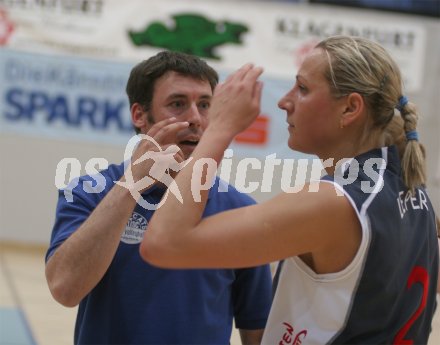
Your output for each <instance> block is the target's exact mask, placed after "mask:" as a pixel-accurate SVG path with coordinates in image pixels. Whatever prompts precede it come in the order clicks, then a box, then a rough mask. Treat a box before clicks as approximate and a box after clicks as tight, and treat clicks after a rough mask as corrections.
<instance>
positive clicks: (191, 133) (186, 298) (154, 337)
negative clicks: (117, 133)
mask: <svg viewBox="0 0 440 345" xmlns="http://www.w3.org/2000/svg"><path fill="white" fill-rule="evenodd" d="M217 82H218V75H217V73H216V72H215V71H214V70H213V69H212V68H211V67H209V66H208V65H207V64H206V63H205V62H204V61H202V60H200V59H199V58H196V57H193V56H189V55H185V54H181V53H174V52H161V53H159V54H157V55H156V56H153V57H152V58H150V59H148V60H146V61H143V62H141V63H140V64H138V65H137V66H135V67H134V68H133V70H132V71H131V74H130V77H129V80H128V83H127V88H126V91H127V94H128V98H129V101H130V110H131V119H132V123H133V125H134V127H135V129H136V132H137V133H141V134H146V135H148V137H150V138H152V139H154V141H153V140H148V138H147V139H145V140H142V141H141V142H140V143H139V145H138V147H137V149H136V151H135V153H134V155H133V157H132V159H131V163H130V162H128V164H129V169H128V168H127V169H125V171H124V164H120V165H111V166H109V168H108V169H106V170H104V171H102V172H100V177H101V178H97V177H96V176H83V177H81V178H80V181H79V183H77V184H76V183H75V186H76V187H74V188H73V189H72V197H73V201H72V202H68V201H67V200H66V198H65V197H64V195H63V191H60V198H59V201H58V206H57V215H56V220H55V225H54V228H53V232H52V237H51V244H50V247H49V250H48V252H47V255H46V260H47V264H46V277H47V281H48V285H49V288H50V290H51V293H52V295H53V296H54V298H55V299H56V300H57V301H58V302H59V303H61V304H63V305H65V306H70V307H72V306H76V305H77V304H79V309H78V316H77V321H76V326H75V337H74V338H75V339H74V341H75V344H228V343H229V342H230V335H231V330H232V321H233V318H235V324H236V327H237V328H239V330H240V335H241V339H242V342H243V343H244V344H254V343H255V344H256V343H259V342H260V340H261V336H262V331H263V328H264V326H265V323H266V319H267V315H268V312H269V308H270V302H271V277H270V270H269V267H268V266H262V267H257V268H252V269H235V270H234V269H214V270H213V269H211V270H205V269H200V270H164V269H159V268H157V267H153V266H150V265H149V264H147V263H145V262H144V261H143V260H142V258H141V257H140V254H139V244H140V242H141V241H142V238H143V233H144V231H148V221H149V219H150V218H151V216H152V214H153V212H154V211H153V210H150V207H143V206H142V204H141V203H140V202H137V201H140V200H141V199H142V200H143V201H145V202H146V203H148V205H158V204H159V202H160V200H161V198H162V196H163V195H164V192H165V190H166V186H165V185H164V184H162V183H160V182H158V181H163V180H164V179H160V178H158V177H156V181H155V182H154V183H153V184H151V183H146V185H145V186H144V187H143V189H142V190H140V192H141V193H142V194H141V196H140V197H139V199H138V200H135V199H134V198H133V196H132V195H135V194H134V193H135V192H136V193H137V192H139V190H138V189H139V188H138V187H139V183H140V182H142V181H141V180H142V179H144V181H146V182H148V180H146V179H149V178H150V177H149V176H147V175H148V174H147V173H148V171H150V168H152V166H153V165H154V163H155V162H154V159H144V160H143V158H142V157H144V158H145V156H148V155H147V154H148V153H154V151H158V150H159V148H158V147H157V145H160V146H161V150H167V149H168V148H171V147H172V145H177V146H178V148H179V149H180V151H179V152H178V153H177V154H176V155H175V156H174V157H175V158H174V160H175V161H176V162H183V161H184V160H186V159H188V158H189V157H190V155H191V153H192V151H193V150H194V148H195V146H196V145H197V143H198V140H199V139H200V137H201V135H202V133H203V131H204V129H205V128H206V127H207V121H208V119H207V112H208V109H209V106H210V102H211V97H212V94H213V90H214V88H215V86H216V84H217ZM153 156H154V155H151V157H153ZM170 168H171V169H172V168H173V167H170ZM175 170H176V169H175ZM177 170H178V169H177ZM167 176H168V177H170V176H169V175H167ZM165 180H166V179H165ZM150 181H154V180H152V179H150ZM75 182H77V181H75ZM218 183H219V181H218V180H217V181H216V185H214V186H213V187H212V189H211V191H210V196H209V201H208V203H207V206H206V209H205V216H209V215H212V214H214V213H217V212H220V211H223V210H227V209H232V208H237V207H241V206H246V205H249V204H252V203H253V200H252V199H251V198H249V197H248V196H245V195H243V194H241V193H239V192H237V191H236V190H235V189H234V188H232V187H231V186H229V188H228V192H219V188H218V186H219V185H218ZM86 186H88V187H89V188H86ZM68 188H69V187H68ZM223 188H224V187H223ZM91 190H92V193H91ZM225 227H227V224H225Z"/></svg>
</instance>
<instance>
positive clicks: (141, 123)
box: [130, 103, 148, 128]
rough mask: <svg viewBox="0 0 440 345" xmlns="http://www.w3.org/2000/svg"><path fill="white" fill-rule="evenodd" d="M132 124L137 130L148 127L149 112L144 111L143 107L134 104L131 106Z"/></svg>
mask: <svg viewBox="0 0 440 345" xmlns="http://www.w3.org/2000/svg"><path fill="white" fill-rule="evenodd" d="M130 111H131V122H132V123H133V126H135V127H137V128H144V127H145V126H146V125H147V121H148V120H147V112H146V111H144V109H143V107H142V105H140V104H139V103H134V104H133V105H132V106H131V109H130Z"/></svg>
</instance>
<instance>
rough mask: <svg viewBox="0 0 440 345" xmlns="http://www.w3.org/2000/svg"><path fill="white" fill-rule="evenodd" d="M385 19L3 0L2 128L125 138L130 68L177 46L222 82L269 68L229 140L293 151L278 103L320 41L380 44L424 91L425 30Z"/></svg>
mask: <svg viewBox="0 0 440 345" xmlns="http://www.w3.org/2000/svg"><path fill="white" fill-rule="evenodd" d="M128 4H129V5H128ZM350 13H353V12H350ZM329 14H330V15H329ZM387 18H388V20H386V21H382V22H381V23H377V22H376V21H372V19H371V16H368V15H365V14H362V12H360V13H359V14H356V15H350V16H348V15H347V13H346V12H345V11H343V10H341V9H339V10H338V11H335V10H334V9H332V10H330V9H324V8H322V7H312V6H299V5H297V6H295V5H294V4H281V3H278V4H273V3H270V4H269V3H258V4H255V3H251V2H228V1H224V2H211V1H208V2H205V1H198V0H193V1H191V2H190V3H188V2H182V1H178V0H168V1H161V0H130V1H126V2H123V1H118V0H75V1H72V0H52V1H36V0H0V45H1V46H2V47H0V49H1V55H0V68H1V70H0V83H1V84H0V97H1V99H0V112H1V113H0V129H1V130H4V131H14V132H19V133H25V134H28V135H43V136H45V137H51V138H62V139H68V140H81V141H85V140H86V141H96V142H103V143H108V144H116V145H124V144H126V143H127V141H128V139H129V138H130V137H131V135H133V130H132V127H131V124H130V114H129V105H128V101H127V99H126V95H125V83H126V80H127V78H128V74H129V71H130V69H131V67H132V66H133V65H134V64H135V63H137V62H139V61H141V60H144V59H146V58H148V57H149V56H152V55H154V54H156V53H157V52H158V51H160V50H163V49H171V50H178V51H184V52H187V53H190V54H194V55H198V56H200V57H202V58H203V59H205V60H206V61H207V62H208V63H209V64H210V65H211V66H213V67H214V68H216V69H217V70H218V71H219V73H220V75H221V76H222V77H224V76H226V74H228V73H229V72H231V71H232V70H235V69H236V68H238V67H240V66H241V65H242V64H244V63H246V62H249V61H252V62H254V63H256V64H257V65H261V66H263V67H264V69H265V73H264V75H263V81H264V85H265V86H264V91H263V100H262V114H261V115H260V117H259V118H258V119H257V121H256V122H255V123H254V124H253V125H252V126H251V127H250V128H249V129H248V130H247V131H245V132H243V133H242V134H240V135H239V136H237V137H236V139H235V141H234V142H233V144H232V145H231V146H232V148H233V149H236V151H237V152H239V153H240V154H242V155H245V156H256V157H262V156H263V157H265V156H266V157H267V156H268V155H271V154H273V153H275V152H276V153H277V154H278V156H281V157H283V156H284V157H289V156H291V155H292V153H291V151H290V150H289V149H288V148H287V145H286V142H287V137H288V133H287V125H286V119H285V116H286V115H285V113H284V112H283V111H281V110H280V109H278V107H277V102H278V100H279V98H280V97H281V96H282V95H283V94H284V93H285V92H287V91H288V90H289V89H290V87H291V86H292V83H293V79H294V76H295V74H296V70H297V68H298V66H299V64H300V62H301V59H302V58H303V57H304V55H305V54H306V53H307V52H308V51H309V50H310V49H311V48H312V47H313V46H314V45H315V44H316V43H317V42H318V41H319V40H320V39H323V38H325V37H327V36H331V35H336V34H350V35H355V36H365V37H368V38H371V39H373V40H376V41H379V42H380V43H381V44H383V45H384V46H385V47H386V48H387V49H388V50H389V51H390V52H391V54H393V55H394V57H395V58H396V60H397V62H398V63H399V65H400V67H401V69H402V72H403V75H404V78H405V85H406V89H407V91H408V92H414V91H417V90H419V89H420V87H421V80H422V75H423V66H424V63H423V61H424V54H425V45H426V42H425V41H426V32H425V30H424V28H423V27H422V26H421V25H418V24H417V23H408V22H407V21H404V20H403V19H401V17H399V16H392V15H390V16H389V17H387Z"/></svg>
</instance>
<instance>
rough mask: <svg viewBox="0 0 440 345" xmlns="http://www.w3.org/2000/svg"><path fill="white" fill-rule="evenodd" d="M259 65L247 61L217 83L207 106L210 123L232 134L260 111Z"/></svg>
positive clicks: (250, 121)
mask: <svg viewBox="0 0 440 345" xmlns="http://www.w3.org/2000/svg"><path fill="white" fill-rule="evenodd" d="M262 73H263V69H262V68H261V67H255V66H253V65H252V64H246V65H244V66H243V67H241V68H240V69H239V70H237V71H236V72H235V73H233V74H231V75H230V76H229V77H228V78H227V79H226V80H225V82H224V83H222V84H219V85H218V86H217V87H216V89H215V91H214V97H213V101H212V104H211V108H210V109H209V115H208V116H209V126H212V127H213V128H215V130H216V131H226V132H228V133H230V134H231V135H233V136H235V135H237V134H238V133H240V132H241V131H243V130H245V129H246V128H247V127H249V125H250V124H251V123H252V122H253V121H254V120H255V119H256V117H257V116H258V115H259V114H260V102H261V91H262V88H263V84H262V82H261V81H259V80H258V77H259V76H260V75H261V74H262Z"/></svg>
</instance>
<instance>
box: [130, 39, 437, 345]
mask: <svg viewBox="0 0 440 345" xmlns="http://www.w3.org/2000/svg"><path fill="white" fill-rule="evenodd" d="M261 73H262V69H261V68H256V67H254V66H252V65H246V66H244V67H242V68H241V69H240V70H238V71H237V72H236V73H235V74H233V75H231V76H230V77H229V78H228V79H227V80H226V81H225V83H223V84H222V85H220V86H219V87H218V88H217V89H216V91H215V94H214V100H213V103H212V105H211V109H210V111H209V117H210V122H209V126H208V128H207V129H206V131H205V133H204V135H203V137H202V139H201V141H200V143H199V145H198V146H197V148H196V149H195V150H194V152H193V155H192V157H193V160H192V161H191V162H190V163H189V164H188V165H187V166H186V168H185V169H184V170H182V171H181V172H180V173H179V174H178V176H177V178H176V182H177V185H178V186H179V189H180V191H181V193H182V198H183V203H180V202H179V201H178V200H177V199H176V198H175V197H174V196H173V195H172V194H171V193H170V194H169V195H168V197H167V198H166V200H165V202H164V205H163V206H162V207H161V208H160V209H159V210H157V211H156V213H155V214H154V216H153V218H152V220H151V222H150V224H149V230H148V231H147V232H146V233H145V236H144V239H143V242H142V245H141V248H140V251H141V255H142V257H143V258H144V259H145V260H147V261H148V262H150V263H152V264H154V265H157V266H161V267H174V268H189V267H194V268H202V267H203V268H206V267H211V268H216V267H217V268H218V267H250V266H254V265H259V264H263V263H268V262H274V261H277V260H283V264H282V268H281V270H280V274H279V279H278V282H277V290H276V293H275V296H274V300H273V305H272V309H271V312H270V315H269V320H268V323H267V325H266V330H265V332H264V335H263V340H262V343H263V344H289V343H290V344H292V343H294V344H299V343H302V344H325V343H335V344H355V343H362V344H379V343H380V344H384V343H394V344H401V343H412V342H413V343H417V344H421V343H425V344H426V343H427V340H428V337H429V333H430V326H431V320H432V317H433V313H434V309H435V303H436V302H435V298H436V286H437V274H438V244H437V236H436V225H435V214H434V211H433V208H432V205H431V203H430V201H429V197H428V195H427V192H426V190H425V189H424V188H423V186H424V184H425V166H424V161H423V159H424V157H423V154H422V151H421V148H420V144H419V141H418V135H417V132H416V125H417V112H416V109H415V107H414V105H413V104H412V103H411V102H409V101H408V99H407V98H406V97H405V96H404V95H403V90H402V79H401V74H400V71H399V68H398V67H397V65H396V63H395V62H394V61H393V60H392V58H391V57H390V56H389V54H388V53H387V52H386V51H385V50H384V49H383V48H382V47H381V46H380V45H378V44H376V43H374V42H372V41H369V40H366V39H361V38H351V37H344V36H339V37H331V38H328V39H326V40H323V41H322V42H320V43H319V44H318V45H317V46H316V47H315V48H314V49H313V51H312V52H311V53H310V54H309V55H308V56H307V58H306V59H305V60H304V62H303V63H302V65H301V67H300V69H299V71H298V73H297V75H296V80H295V84H294V86H293V88H292V89H291V90H290V91H289V92H288V93H287V94H286V95H285V96H284V97H283V98H282V99H281V100H280V101H279V107H280V108H281V109H284V110H285V111H286V114H287V130H288V131H289V139H288V145H289V147H290V148H292V149H293V150H298V151H301V152H305V153H312V154H316V155H317V156H318V157H319V158H320V159H321V160H322V162H323V165H324V166H325V169H326V172H327V175H326V176H325V177H324V178H322V179H321V180H320V181H316V182H311V183H310V184H308V185H306V186H305V188H303V190H302V191H300V192H298V193H283V194H281V195H278V196H276V197H274V198H273V199H271V200H269V201H267V202H264V203H262V204H259V205H253V206H249V207H245V208H242V209H239V210H231V211H227V212H223V213H219V214H217V215H214V216H212V217H208V218H205V219H201V215H202V212H203V209H204V206H205V203H206V200H207V195H208V191H204V192H202V194H201V199H200V200H196V199H197V198H194V196H193V194H192V191H191V177H193V178H194V176H196V174H194V172H195V171H196V170H197V169H198V168H200V166H201V162H212V161H215V162H217V163H219V162H220V161H221V159H222V155H223V152H224V150H225V149H226V148H227V147H228V145H229V144H230V143H231V140H232V139H233V138H234V136H235V135H236V134H237V133H239V132H240V131H242V130H243V129H245V128H246V127H247V126H248V125H249V124H250V123H252V121H253V120H254V119H255V117H256V116H257V115H258V114H259V109H260V98H261V90H262V84H261V82H259V81H258V77H259V75H260V74H261ZM395 112H397V114H399V115H400V116H401V117H402V119H403V126H404V130H405V133H406V138H407V143H406V147H405V152H404V154H403V159H402V161H401V162H400V160H399V155H398V151H397V149H396V147H394V146H391V147H388V146H385V140H386V135H385V129H386V127H387V125H388V124H389V122H390V121H391V120H392V118H393V116H394V114H395ZM140 154H142V152H136V153H135V155H140ZM204 171H205V174H203V173H200V172H199V176H201V178H202V180H203V181H202V182H209V179H212V178H213V176H212V175H214V174H213V173H212V171H211V170H210V169H207V168H206V167H205V170H204ZM205 179H206V181H205ZM193 183H194V182H193ZM176 288H177V287H176Z"/></svg>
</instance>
